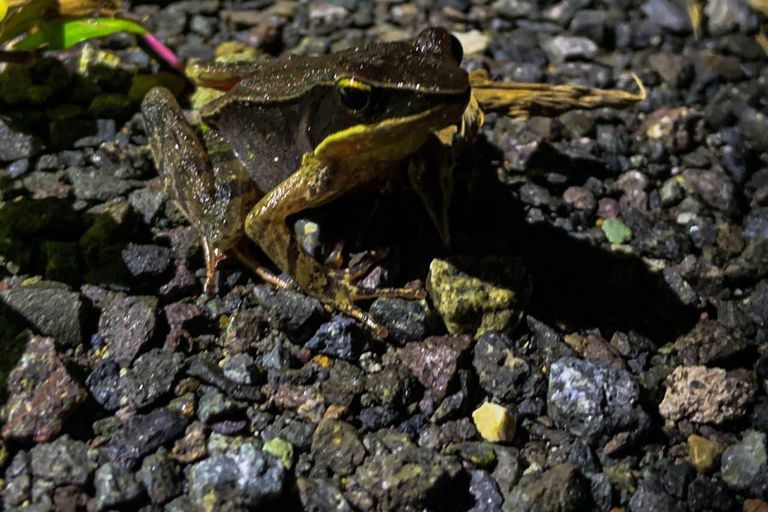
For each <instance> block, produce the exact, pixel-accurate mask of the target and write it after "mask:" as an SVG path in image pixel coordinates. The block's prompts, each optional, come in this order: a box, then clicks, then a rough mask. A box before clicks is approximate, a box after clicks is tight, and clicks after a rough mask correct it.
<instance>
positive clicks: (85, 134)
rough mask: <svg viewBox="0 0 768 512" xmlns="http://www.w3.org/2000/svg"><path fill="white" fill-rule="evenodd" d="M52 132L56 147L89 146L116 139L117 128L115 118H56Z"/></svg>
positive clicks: (53, 143) (52, 139) (52, 122)
mask: <svg viewBox="0 0 768 512" xmlns="http://www.w3.org/2000/svg"><path fill="white" fill-rule="evenodd" d="M50 134H51V143H52V145H53V146H54V147H56V148H60V149H67V148H88V147H94V146H98V145H99V144H102V143H104V142H107V141H110V140H114V139H115V136H116V135H117V128H116V123H115V120H114V119H96V120H93V119H54V120H53V121H51V123H50Z"/></svg>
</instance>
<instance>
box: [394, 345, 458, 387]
mask: <svg viewBox="0 0 768 512" xmlns="http://www.w3.org/2000/svg"><path fill="white" fill-rule="evenodd" d="M471 343H472V340H471V339H470V337H469V336H461V337H458V338H453V337H450V336H432V337H430V338H427V339H426V340H425V341H423V342H411V343H408V344H406V345H405V347H403V348H399V349H397V356H398V357H399V358H400V361H402V362H403V364H404V365H405V366H406V367H407V368H408V369H409V370H411V373H413V374H414V375H415V376H416V378H417V379H419V382H421V384H422V385H423V386H424V387H426V388H427V389H431V390H432V392H433V395H434V397H435V400H436V401H437V402H442V400H443V398H445V396H446V394H447V393H448V391H449V390H450V386H451V384H452V383H453V380H454V377H455V376H456V372H457V371H458V367H459V361H460V359H461V357H462V355H463V354H464V353H465V352H466V351H467V349H469V347H470V345H471Z"/></svg>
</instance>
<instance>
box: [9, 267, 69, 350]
mask: <svg viewBox="0 0 768 512" xmlns="http://www.w3.org/2000/svg"><path fill="white" fill-rule="evenodd" d="M0 301H1V302H3V303H5V305H6V306H8V307H9V308H10V309H12V310H13V311H15V312H16V313H18V314H19V315H20V316H21V317H22V318H24V320H25V321H26V322H28V323H29V326H30V327H31V328H32V329H33V330H35V331H36V332H38V333H40V334H42V335H44V336H51V337H52V338H54V339H55V340H56V341H57V342H58V343H62V344H64V345H71V346H75V345H78V344H80V343H82V341H83V332H82V324H81V322H82V319H83V315H84V310H83V303H82V301H81V300H80V294H78V293H77V292H73V291H72V290H70V289H69V288H68V287H67V286H66V285H63V284H60V283H55V282H49V281H39V282H37V283H35V284H32V285H27V286H17V287H15V288H11V289H9V290H5V291H3V292H0Z"/></svg>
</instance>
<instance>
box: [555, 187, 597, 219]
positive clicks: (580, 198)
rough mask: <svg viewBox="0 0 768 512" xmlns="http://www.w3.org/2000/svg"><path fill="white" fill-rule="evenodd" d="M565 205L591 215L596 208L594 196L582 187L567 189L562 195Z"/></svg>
mask: <svg viewBox="0 0 768 512" xmlns="http://www.w3.org/2000/svg"><path fill="white" fill-rule="evenodd" d="M563 199H564V200H565V202H566V203H568V204H570V205H572V206H573V207H574V208H576V209H577V210H582V211H584V212H587V213H592V212H594V211H595V209H596V208H597V200H596V199H595V195H594V194H593V193H592V192H591V191H589V190H588V189H586V188H584V187H568V188H567V189H566V190H565V193H564V194H563Z"/></svg>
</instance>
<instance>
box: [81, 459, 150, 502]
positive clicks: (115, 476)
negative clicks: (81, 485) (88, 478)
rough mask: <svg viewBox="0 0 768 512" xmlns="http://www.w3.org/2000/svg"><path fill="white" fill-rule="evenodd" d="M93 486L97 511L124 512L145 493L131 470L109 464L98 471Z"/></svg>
mask: <svg viewBox="0 0 768 512" xmlns="http://www.w3.org/2000/svg"><path fill="white" fill-rule="evenodd" d="M93 486H94V488H95V489H96V495H95V497H94V507H95V508H96V510H109V509H113V510H114V509H115V508H117V509H118V510H120V509H123V510H124V509H125V507H127V506H129V505H130V504H131V503H132V502H134V501H136V500H137V499H138V498H139V497H140V496H141V494H142V492H143V489H142V488H141V484H140V483H139V482H138V481H137V480H136V475H135V474H134V473H133V472H132V471H131V470H130V469H128V468H126V467H123V466H120V465H118V464H112V463H109V462H108V463H106V464H104V465H103V466H101V467H100V468H99V469H97V470H96V474H95V475H94V478H93Z"/></svg>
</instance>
